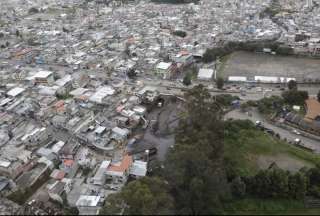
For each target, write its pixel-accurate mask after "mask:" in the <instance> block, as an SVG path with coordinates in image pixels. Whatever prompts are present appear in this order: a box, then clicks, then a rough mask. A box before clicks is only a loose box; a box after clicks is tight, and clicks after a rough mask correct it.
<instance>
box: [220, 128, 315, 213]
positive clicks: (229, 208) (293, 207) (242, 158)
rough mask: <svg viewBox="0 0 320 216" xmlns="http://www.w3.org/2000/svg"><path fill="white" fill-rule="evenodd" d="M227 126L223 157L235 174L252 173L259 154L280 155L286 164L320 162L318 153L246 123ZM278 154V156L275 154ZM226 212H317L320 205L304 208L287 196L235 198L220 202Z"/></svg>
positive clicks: (263, 155)
mask: <svg viewBox="0 0 320 216" xmlns="http://www.w3.org/2000/svg"><path fill="white" fill-rule="evenodd" d="M231 126H232V127H231V128H230V127H229V128H228V127H227V129H226V135H225V157H226V159H227V162H228V163H229V165H228V166H227V167H228V168H229V169H230V167H231V169H233V172H234V173H235V175H240V176H252V175H255V174H256V173H257V172H258V170H259V169H261V167H259V158H261V157H269V158H281V161H283V160H288V159H290V160H288V163H289V164H290V165H294V164H295V162H299V163H298V164H300V165H301V162H302V164H303V163H305V164H308V165H311V166H316V165H319V164H320V157H319V156H317V155H315V154H313V153H311V152H308V151H305V150H302V149H300V148H297V147H295V146H292V145H289V144H287V143H285V142H283V141H280V140H278V139H276V138H273V137H271V136H270V135H267V134H265V133H264V132H262V131H259V130H257V129H255V127H254V126H253V125H250V124H248V125H247V128H246V129H241V128H243V127H242V126H237V124H231ZM275 156H278V157H275ZM223 205H224V207H223V209H224V212H223V214H226V215H232V214H236V215H319V214H320V209H306V208H305V207H304V203H303V201H298V200H287V199H259V198H246V199H235V200H233V201H230V202H226V203H224V204H223Z"/></svg>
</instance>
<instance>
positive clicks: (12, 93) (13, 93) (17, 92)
mask: <svg viewBox="0 0 320 216" xmlns="http://www.w3.org/2000/svg"><path fill="white" fill-rule="evenodd" d="M25 90H26V89H24V88H20V87H15V88H13V89H11V90H10V91H8V92H7V95H8V96H9V97H17V96H19V95H21V94H22V93H23V92H24V91H25Z"/></svg>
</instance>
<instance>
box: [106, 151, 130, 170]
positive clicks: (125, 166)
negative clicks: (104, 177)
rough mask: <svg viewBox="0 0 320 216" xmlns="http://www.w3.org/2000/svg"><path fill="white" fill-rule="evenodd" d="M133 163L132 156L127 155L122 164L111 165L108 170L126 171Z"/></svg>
mask: <svg viewBox="0 0 320 216" xmlns="http://www.w3.org/2000/svg"><path fill="white" fill-rule="evenodd" d="M132 163H133V160H132V156H129V155H125V156H124V157H123V159H122V161H121V164H120V165H110V166H109V167H108V169H107V170H108V171H114V172H125V171H126V170H128V169H129V167H130V166H131V164H132Z"/></svg>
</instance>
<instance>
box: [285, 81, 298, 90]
mask: <svg viewBox="0 0 320 216" xmlns="http://www.w3.org/2000/svg"><path fill="white" fill-rule="evenodd" d="M287 85H288V89H289V90H298V84H297V82H296V81H295V80H290V81H289V82H288V84H287Z"/></svg>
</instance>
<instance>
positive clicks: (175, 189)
mask: <svg viewBox="0 0 320 216" xmlns="http://www.w3.org/2000/svg"><path fill="white" fill-rule="evenodd" d="M185 99H186V104H185V109H186V113H185V115H184V116H185V118H183V119H181V120H180V122H179V127H178V129H177V131H176V138H175V139H176V143H175V146H174V148H173V149H171V150H169V152H168V154H167V159H166V161H165V171H164V172H165V173H164V175H165V177H166V179H167V180H168V182H169V185H170V187H171V191H172V194H174V198H175V203H176V208H177V210H178V213H179V214H210V213H211V214H212V213H215V212H217V209H218V207H219V204H220V200H221V198H223V197H224V195H226V194H227V192H229V191H228V186H227V182H226V175H225V170H224V167H223V163H222V162H223V135H224V133H223V122H222V120H221V118H222V115H221V108H220V106H219V105H218V104H217V103H216V102H215V101H214V99H213V98H212V96H211V95H210V94H209V92H208V90H207V89H205V88H204V87H203V86H202V85H198V86H196V87H194V88H193V89H191V90H190V91H188V92H186V94H185Z"/></svg>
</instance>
